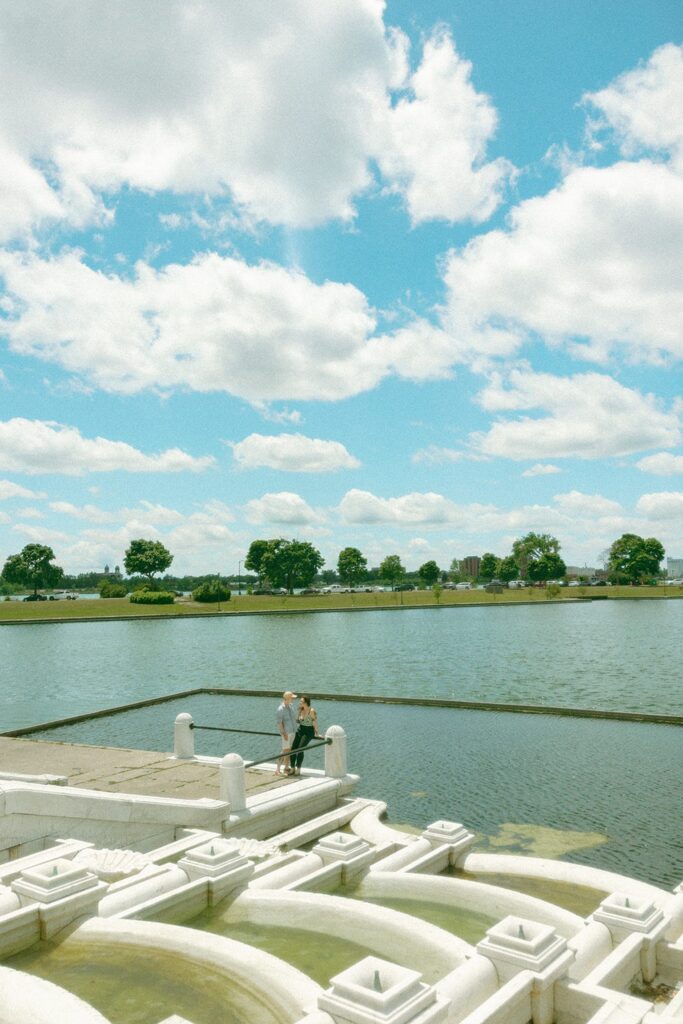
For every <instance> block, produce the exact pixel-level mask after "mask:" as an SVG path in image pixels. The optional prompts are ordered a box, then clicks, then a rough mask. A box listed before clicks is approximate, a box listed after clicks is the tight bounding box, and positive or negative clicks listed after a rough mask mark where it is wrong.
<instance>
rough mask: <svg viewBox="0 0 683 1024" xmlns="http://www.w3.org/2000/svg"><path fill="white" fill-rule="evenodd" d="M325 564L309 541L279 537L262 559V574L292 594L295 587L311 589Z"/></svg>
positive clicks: (271, 543)
mask: <svg viewBox="0 0 683 1024" xmlns="http://www.w3.org/2000/svg"><path fill="white" fill-rule="evenodd" d="M324 562H325V559H324V558H323V556H322V555H321V554H320V552H319V551H318V549H317V548H314V547H313V545H312V544H310V543H309V542H308V541H303V540H285V539H284V538H282V537H279V538H278V539H277V540H272V541H270V542H269V546H268V549H267V551H265V553H264V554H263V557H262V558H261V572H262V574H263V575H264V576H267V578H268V579H269V581H270V582H271V584H272V585H273V586H274V587H285V588H286V589H287V590H288V591H289V593H290V594H291V593H292V591H293V590H294V587H309V586H310V585H311V583H312V582H313V580H314V579H315V577H316V575H317V573H318V572H319V570H320V569H321V567H322V566H323V564H324Z"/></svg>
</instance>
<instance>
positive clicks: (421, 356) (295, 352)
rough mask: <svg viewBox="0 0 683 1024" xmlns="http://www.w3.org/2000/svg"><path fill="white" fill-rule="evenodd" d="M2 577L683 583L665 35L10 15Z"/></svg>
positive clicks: (577, 26) (2, 218) (457, 12)
mask: <svg viewBox="0 0 683 1024" xmlns="http://www.w3.org/2000/svg"><path fill="white" fill-rule="evenodd" d="M0 79H2V88H1V89H0V96H2V97H4V99H1V100H0V156H1V157H2V158H1V159H0V335H1V339H2V340H1V342H0V343H1V345H2V362H1V363H0V400H1V401H2V406H1V407H0V558H2V560H3V561H4V558H6V557H7V556H8V555H10V554H12V553H15V552H16V551H18V550H20V549H21V548H22V547H23V546H24V544H26V543H29V542H31V541H37V542H40V543H47V544H50V545H51V546H52V547H53V549H54V551H55V554H56V557H57V561H58V562H59V564H61V565H63V566H64V567H65V569H67V571H71V572H80V571H87V570H89V569H92V568H102V567H103V566H104V565H105V564H109V565H116V564H121V563H122V561H123V553H124V551H125V549H126V547H127V546H128V543H129V542H130V540H131V539H133V538H135V537H140V536H142V537H154V538H158V539H160V540H162V541H163V542H164V543H165V544H167V546H168V547H169V548H170V550H171V551H172V553H173V554H174V563H173V568H174V570H177V571H178V572H181V573H183V572H198V573H199V572H214V571H221V572H225V573H231V572H234V571H236V569H237V566H238V563H239V561H240V560H243V559H244V556H245V554H246V551H247V549H248V546H249V543H250V542H251V540H252V539H254V538H255V537H275V536H285V537H299V538H302V539H308V540H311V541H312V542H313V543H315V544H316V545H317V546H318V547H319V548H320V550H321V551H322V553H323V555H324V556H325V558H326V563H327V565H328V567H334V566H335V564H336V559H337V555H338V552H339V550H340V549H341V548H342V547H345V546H346V545H348V544H353V545H355V546H358V547H360V548H361V550H362V551H363V552H364V553H365V554H366V556H367V557H368V560H369V562H370V564H378V563H379V562H380V561H381V559H382V558H383V557H384V556H385V555H387V554H393V553H398V554H400V555H401V557H402V558H403V560H404V563H405V564H406V565H407V567H408V568H411V569H412V568H417V567H418V566H419V565H420V564H421V563H422V562H424V561H426V560H428V559H431V558H434V559H436V561H437V562H438V563H439V565H441V566H442V567H448V566H449V565H450V563H451V560H452V559H453V558H462V557H464V556H465V555H469V554H482V553H483V552H484V551H493V552H494V553H496V554H498V555H505V554H507V553H508V552H509V550H510V547H511V544H512V541H513V540H514V539H515V538H516V537H519V536H521V535H522V534H524V533H526V532H528V531H529V530H537V531H547V532H550V533H552V534H554V535H555V536H557V537H558V538H559V540H560V542H561V545H562V553H563V555H564V558H565V561H567V563H569V564H575V565H584V564H587V565H596V564H598V559H599V556H600V554H601V552H603V551H604V550H605V548H606V547H608V546H609V544H610V543H611V542H612V541H613V540H614V539H615V538H616V537H618V536H620V535H621V534H622V533H624V532H627V531H629V532H636V533H640V534H642V535H644V536H656V537H659V538H660V539H661V540H662V542H663V543H664V545H665V548H666V550H667V554H668V555H669V556H672V557H682V556H683V540H681V538H682V537H683V486H682V484H683V446H682V443H681V439H682V428H681V423H682V418H683V398H682V397H681V387H680V384H681V373H680V365H681V356H682V355H683V334H682V333H681V324H682V323H683V315H682V314H683V298H682V294H683V289H682V288H681V266H682V265H683V261H682V260H681V248H682V240H683V128H682V124H683V120H682V119H681V116H680V111H681V109H682V107H683V49H682V48H681V17H680V5H679V4H678V3H675V2H673V0H672V2H668V0H655V2H652V0H631V2H624V0H621V2H619V3H617V2H612V0H602V2H601V3H598V4H596V3H594V2H590V3H589V2H583V0H572V2H568V0H567V2H558V3H547V2H545V0H518V2H514V0H513V2H509V3H502V2H500V0H476V2H475V0H466V2H460V3H456V2H448V3H446V2H445V0H444V2H432V3H427V2H421V3H419V4H418V3H415V2H408V0H389V2H388V3H386V4H382V3H380V2H378V0H345V3H344V4H327V5H326V4H322V5H321V4H320V3H318V2H316V0H291V2H287V3H284V4H283V3H278V4H275V3H272V2H269V0H268V2H267V0H252V2H250V3H249V4H234V5H231V4H225V3H223V2H211V0H206V2H201V3H200V2H192V0H182V2H173V0H169V2H164V3H161V2H160V0H159V2H156V0H150V2H148V3H146V4H144V5H139V4H136V3H133V2H132V0H130V2H129V0H123V2H122V3H120V4H117V5H101V4H99V3H95V2H89V0H72V2H67V3H66V4H65V3H57V2H56V0H55V2H49V0H48V2H46V3H43V4H41V5H39V7H38V6H34V7H31V6H29V5H18V4H14V3H10V2H0Z"/></svg>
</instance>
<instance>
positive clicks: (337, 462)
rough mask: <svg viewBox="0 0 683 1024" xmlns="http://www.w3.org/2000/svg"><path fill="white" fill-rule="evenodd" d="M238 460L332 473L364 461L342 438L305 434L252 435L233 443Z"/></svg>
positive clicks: (293, 470)
mask: <svg viewBox="0 0 683 1024" xmlns="http://www.w3.org/2000/svg"><path fill="white" fill-rule="evenodd" d="M230 447H231V448H232V453H233V456H234V458H235V462H236V463H237V464H238V465H239V466H241V467H242V468H243V469H257V468H259V467H266V468H268V469H279V470H284V471H287V472H291V473H329V472H334V471H335V470H338V469H356V468H357V467H358V466H360V462H359V461H358V459H356V458H355V457H354V456H353V455H351V454H350V453H349V452H348V451H347V450H346V448H345V447H344V445H343V444H341V443H340V442H339V441H323V440H320V439H319V438H315V437H305V436H304V435H303V434H277V435H275V436H267V435H265V434H250V435H249V437H245V438H244V440H243V441H238V442H230Z"/></svg>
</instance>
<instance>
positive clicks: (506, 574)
mask: <svg viewBox="0 0 683 1024" xmlns="http://www.w3.org/2000/svg"><path fill="white" fill-rule="evenodd" d="M496 576H497V577H498V579H500V580H502V581H503V583H509V582H510V580H516V579H517V577H518V576H519V569H518V568H517V562H516V561H515V556H514V555H508V556H507V558H501V559H500V561H499V562H498V565H497V566H496Z"/></svg>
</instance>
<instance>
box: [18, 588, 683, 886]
mask: <svg viewBox="0 0 683 1024" xmlns="http://www.w3.org/2000/svg"><path fill="white" fill-rule="evenodd" d="M681 636H683V601H666V602H665V601H642V602H637V601H619V602H616V601H614V602H612V601H610V602H607V601H605V602H596V603H594V604H588V603H586V604H577V605H559V604H548V605H547V606H546V605H543V606H540V607H538V606H507V607H493V608H491V607H487V608H471V607H470V608H458V609H450V608H444V609H434V610H431V609H419V610H417V609H416V610H404V611H400V612H368V613H350V614H349V613H347V614H345V613H338V614H337V613H325V614H320V615H287V616H277V617H276V616H271V617H266V616H253V617H252V616H249V617H244V618H216V619H196V620H195V619H192V620H179V621H168V620H159V621H153V620H145V621H132V622H121V621H119V622H89V623H68V624H61V625H51V624H44V625H30V626H29V625H20V626H4V627H2V628H0V657H1V661H0V665H1V666H2V682H1V684H0V722H2V725H1V726H0V728H1V729H2V730H3V731H4V730H5V729H11V728H20V727H21V726H25V725H29V724H34V723H36V722H41V721H48V720H52V719H56V718H62V717H67V716H70V715H75V714H80V713H83V712H87V711H90V710H96V709H100V708H102V707H109V706H113V705H120V704H126V703H129V702H132V701H136V700H141V699H144V698H145V697H152V696H161V695H164V694H171V693H174V692H177V691H179V690H186V689H191V688H194V687H199V686H225V687H243V688H244V689H245V690H258V689H264V690H265V689H268V690H270V689H277V690H280V691H282V690H285V689H293V690H295V691H296V692H298V693H302V692H306V690H311V691H313V692H314V693H315V692H326V693H339V694H378V695H381V694H384V695H400V696H407V697H414V698H415V699H416V706H412V707H392V706H386V705H366V704H349V703H342V702H338V703H337V702H334V701H329V702H324V703H323V704H320V705H319V706H318V710H319V714H320V717H321V720H322V725H323V727H324V728H325V727H327V726H328V725H330V724H332V723H336V722H338V723H339V724H342V725H343V726H344V728H345V729H346V731H347V733H348V736H349V767H350V770H351V771H355V772H358V774H360V775H361V776H362V783H361V786H360V792H362V793H363V794H364V795H368V796H374V797H378V798H381V799H384V800H386V801H387V803H388V805H389V814H390V817H391V818H392V819H393V820H394V821H403V822H406V823H409V824H412V825H414V826H416V827H423V826H424V825H426V824H428V823H429V822H430V821H433V820H435V819H437V818H442V817H444V818H453V819H455V820H457V821H462V822H464V823H465V824H466V825H468V827H470V828H473V829H475V830H477V831H478V832H480V833H481V834H482V835H483V836H485V837H488V838H486V839H485V840H484V842H485V843H488V844H489V845H490V848H491V849H496V848H508V849H509V848H513V849H518V850H519V851H520V852H526V853H537V854H539V855H545V854H546V853H547V854H549V855H551V856H552V855H563V856H565V857H567V858H568V859H572V860H575V861H579V862H582V863H591V864H596V865H598V866H602V867H605V868H609V869H612V870H617V871H625V872H627V873H630V874H633V875H636V876H637V877H640V878H644V879H647V880H649V881H652V882H658V883H659V884H663V885H667V886H670V885H673V884H676V883H677V882H679V881H680V880H681V879H682V878H683V842H682V839H683V836H682V834H681V804H680V793H681V783H682V782H683V757H682V756H681V755H682V754H683V729H682V728H680V727H675V726H668V725H648V724H641V723H629V722H610V721H595V720H585V719H576V718H551V717H538V716H527V715H517V714H499V713H494V712H478V711H461V710H455V709H446V708H427V707H420V705H419V700H420V698H421V697H425V696H429V697H447V698H455V699H462V700H485V701H492V702H497V701H502V702H518V703H529V704H549V705H560V706H566V707H595V708H604V709H610V710H630V711H659V712H664V713H670V714H673V713H676V714H682V713H683V685H682V683H681V661H682V659H681ZM179 711H189V712H190V713H191V714H192V715H193V717H194V718H195V721H196V722H199V723H202V722H203V723H205V724H223V725H231V726H233V727H234V726H238V727H241V728H245V729H269V728H271V727H272V728H274V721H273V718H274V702H273V700H272V698H265V697H238V698H234V697H233V698H226V697H220V696H216V697H210V696H208V695H202V696H199V697H196V698H191V699H184V700H183V701H182V702H179V703H177V702H173V703H171V704H169V705H161V706H158V707H151V708H145V709H140V710H139V711H136V712H129V713H126V714H125V715H118V716H114V717H112V718H106V719H98V720H93V721H92V722H89V723H83V724H81V725H74V726H71V727H68V728H64V729H61V730H59V731H58V732H50V733H49V734H46V738H47V737H48V736H49V738H50V739H57V738H61V739H65V740H71V741H74V742H86V743H103V744H112V745H123V746H132V747H143V748H147V749H158V750H168V749H171V746H172V725H173V719H174V717H175V715H176V714H177V713H178V712H179ZM197 737H198V738H197V747H198V751H199V752H201V753H207V754H224V753H226V752H227V751H228V750H230V749H237V750H238V751H239V752H240V753H242V754H243V756H245V757H246V758H249V759H258V758H260V757H264V756H268V755H269V754H270V753H271V752H272V751H271V746H272V745H273V741H271V740H269V739H267V738H258V737H237V738H236V737H234V736H233V735H232V734H226V735H222V734H214V733H203V734H197ZM277 745H278V744H277V743H276V744H275V747H277ZM308 761H309V763H310V764H313V765H320V764H321V763H322V752H320V751H319V752H312V753H310V754H309V755H308Z"/></svg>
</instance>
